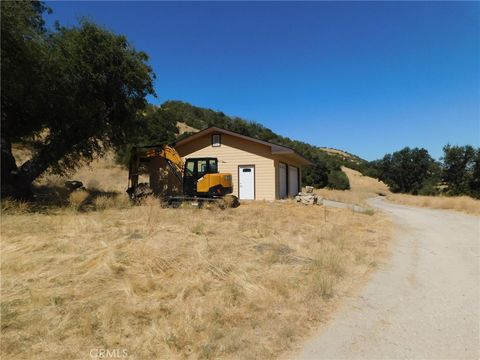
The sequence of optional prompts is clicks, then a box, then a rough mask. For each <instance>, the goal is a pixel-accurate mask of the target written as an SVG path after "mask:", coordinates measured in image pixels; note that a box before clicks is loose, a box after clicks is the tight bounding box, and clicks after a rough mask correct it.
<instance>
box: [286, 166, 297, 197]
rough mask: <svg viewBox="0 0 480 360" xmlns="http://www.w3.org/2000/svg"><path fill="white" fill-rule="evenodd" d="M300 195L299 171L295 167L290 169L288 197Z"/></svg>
mask: <svg viewBox="0 0 480 360" xmlns="http://www.w3.org/2000/svg"><path fill="white" fill-rule="evenodd" d="M297 194H298V169H297V168H296V167H295V166H289V167H288V195H289V196H295V195H297Z"/></svg>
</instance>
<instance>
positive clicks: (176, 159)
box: [128, 145, 184, 188]
mask: <svg viewBox="0 0 480 360" xmlns="http://www.w3.org/2000/svg"><path fill="white" fill-rule="evenodd" d="M156 157H161V158H164V159H165V160H166V162H167V164H168V166H169V167H170V169H171V170H172V172H173V173H174V174H175V176H176V177H177V179H178V180H179V181H180V183H182V181H183V167H184V163H183V160H182V157H181V156H180V154H179V153H178V152H177V150H175V149H174V148H173V147H171V146H168V145H157V146H145V147H134V148H133V149H132V154H131V156H130V163H129V166H128V179H129V182H130V184H129V185H130V187H132V188H135V187H136V186H137V185H138V176H139V168H140V163H141V162H142V161H146V160H148V159H153V158H156Z"/></svg>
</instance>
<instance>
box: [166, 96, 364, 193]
mask: <svg viewBox="0 0 480 360" xmlns="http://www.w3.org/2000/svg"><path fill="white" fill-rule="evenodd" d="M160 108H161V109H162V110H163V111H165V112H166V113H167V114H168V118H170V119H173V120H174V121H176V122H183V123H185V124H187V125H189V126H191V127H194V128H196V129H199V130H202V129H205V128H207V127H209V126H218V127H221V128H224V129H227V130H231V131H235V132H238V133H240V134H243V135H247V136H251V137H254V138H257V139H261V140H264V141H269V142H272V143H275V144H279V145H284V146H287V147H290V148H292V149H294V150H295V151H296V152H298V153H300V154H302V155H303V156H305V157H306V158H307V159H308V160H310V161H312V162H313V165H312V166H310V167H306V168H305V169H304V171H303V172H302V176H303V178H302V181H303V182H304V183H305V184H309V185H313V186H315V187H324V186H327V185H328V184H329V180H328V179H329V173H330V172H332V171H337V172H338V171H340V167H341V166H342V165H345V166H348V167H351V168H354V169H358V170H359V171H364V170H365V169H366V168H367V167H368V163H367V162H366V161H364V160H362V159H360V158H358V157H355V156H351V157H350V158H346V157H343V156H340V155H336V154H330V153H327V152H326V151H325V150H322V149H321V148H319V147H317V146H313V145H310V144H307V143H304V142H301V141H296V140H291V139H290V138H288V137H283V136H280V135H277V134H275V133H274V132H273V131H272V130H270V129H268V128H266V127H265V126H263V125H261V124H258V123H255V122H250V121H246V120H244V119H241V118H239V117H229V116H227V115H225V114H224V113H223V112H218V111H214V110H210V109H203V108H199V107H196V106H193V105H191V104H188V103H185V102H181V101H167V102H165V103H164V104H162V105H161V107H160ZM185 136H188V134H183V135H182V136H181V137H180V138H183V137H185ZM340 177H342V175H333V177H332V179H335V181H337V179H338V178H340ZM345 182H346V183H347V184H348V178H347V177H346V176H345V177H343V178H342V180H339V181H338V184H340V183H341V185H338V186H339V187H338V188H348V186H346V185H345ZM332 187H335V188H337V184H332Z"/></svg>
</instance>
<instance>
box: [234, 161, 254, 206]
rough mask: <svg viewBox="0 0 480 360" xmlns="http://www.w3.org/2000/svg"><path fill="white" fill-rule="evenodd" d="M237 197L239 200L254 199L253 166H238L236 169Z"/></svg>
mask: <svg viewBox="0 0 480 360" xmlns="http://www.w3.org/2000/svg"><path fill="white" fill-rule="evenodd" d="M238 172H239V179H238V197H239V198H240V199H241V200H254V199H255V166H253V165H240V166H239V167H238Z"/></svg>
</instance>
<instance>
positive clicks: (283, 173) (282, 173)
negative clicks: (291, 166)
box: [278, 163, 287, 199]
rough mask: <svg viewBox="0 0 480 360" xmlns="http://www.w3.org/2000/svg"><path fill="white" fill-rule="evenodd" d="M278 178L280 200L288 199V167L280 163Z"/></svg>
mask: <svg viewBox="0 0 480 360" xmlns="http://www.w3.org/2000/svg"><path fill="white" fill-rule="evenodd" d="M278 177H279V180H280V190H279V194H278V195H279V196H280V199H285V198H286V197H287V165H285V164H282V163H280V165H279V168H278Z"/></svg>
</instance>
